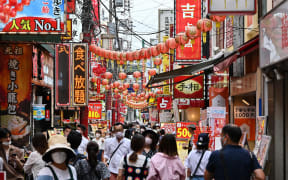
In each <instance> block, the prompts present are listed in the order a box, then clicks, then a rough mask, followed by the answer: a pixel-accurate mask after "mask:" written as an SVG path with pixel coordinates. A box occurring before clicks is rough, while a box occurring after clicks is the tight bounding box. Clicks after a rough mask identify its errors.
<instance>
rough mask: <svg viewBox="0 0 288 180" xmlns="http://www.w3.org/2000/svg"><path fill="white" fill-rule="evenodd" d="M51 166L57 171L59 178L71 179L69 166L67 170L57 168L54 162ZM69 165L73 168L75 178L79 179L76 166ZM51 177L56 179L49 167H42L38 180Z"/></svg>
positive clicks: (60, 179)
mask: <svg viewBox="0 0 288 180" xmlns="http://www.w3.org/2000/svg"><path fill="white" fill-rule="evenodd" d="M50 166H51V167H52V168H53V170H54V171H55V173H56V175H57V177H58V179H59V180H70V179H71V177H70V173H69V169H68V168H67V169H66V170H62V169H59V168H56V167H55V166H53V165H52V164H50ZM69 167H70V168H71V171H72V174H73V179H74V180H77V173H76V170H75V168H74V167H73V166H69ZM51 178H52V179H53V180H54V176H53V173H52V171H51V170H50V169H49V168H48V167H44V168H43V169H41V171H40V172H39V174H38V176H37V180H46V179H51Z"/></svg>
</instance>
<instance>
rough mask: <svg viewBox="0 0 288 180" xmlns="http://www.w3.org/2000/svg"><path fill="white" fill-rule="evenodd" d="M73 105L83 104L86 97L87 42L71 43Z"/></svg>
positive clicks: (85, 101) (85, 102)
mask: <svg viewBox="0 0 288 180" xmlns="http://www.w3.org/2000/svg"><path fill="white" fill-rule="evenodd" d="M72 51H73V52H72V54H73V59H72V61H73V66H72V67H73V71H72V82H73V83H72V84H73V92H72V94H73V98H72V99H73V106H85V105H86V104H87V99H88V94H87V92H88V88H87V87H88V86H87V44H73V45H72Z"/></svg>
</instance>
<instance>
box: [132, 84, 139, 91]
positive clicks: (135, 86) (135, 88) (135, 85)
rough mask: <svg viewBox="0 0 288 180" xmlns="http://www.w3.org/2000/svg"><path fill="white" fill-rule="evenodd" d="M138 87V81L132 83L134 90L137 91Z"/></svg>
mask: <svg viewBox="0 0 288 180" xmlns="http://www.w3.org/2000/svg"><path fill="white" fill-rule="evenodd" d="M139 88H140V85H139V84H138V83H134V84H133V89H134V91H138V90H139Z"/></svg>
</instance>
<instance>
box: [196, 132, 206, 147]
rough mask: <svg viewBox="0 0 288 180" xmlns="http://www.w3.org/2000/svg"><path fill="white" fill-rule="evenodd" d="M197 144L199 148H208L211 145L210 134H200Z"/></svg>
mask: <svg viewBox="0 0 288 180" xmlns="http://www.w3.org/2000/svg"><path fill="white" fill-rule="evenodd" d="M196 144H197V146H198V147H203V146H207V145H208V144H209V134H208V133H201V134H199V136H198V141H197V143H196Z"/></svg>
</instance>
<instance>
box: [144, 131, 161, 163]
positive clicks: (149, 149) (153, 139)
mask: <svg viewBox="0 0 288 180" xmlns="http://www.w3.org/2000/svg"><path fill="white" fill-rule="evenodd" d="M143 136H144V137H145V146H144V150H143V153H142V154H143V155H145V156H147V157H148V158H152V156H154V154H156V153H157V150H156V146H157V143H158V135H157V134H156V133H155V132H154V131H152V130H146V131H145V132H144V133H143Z"/></svg>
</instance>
